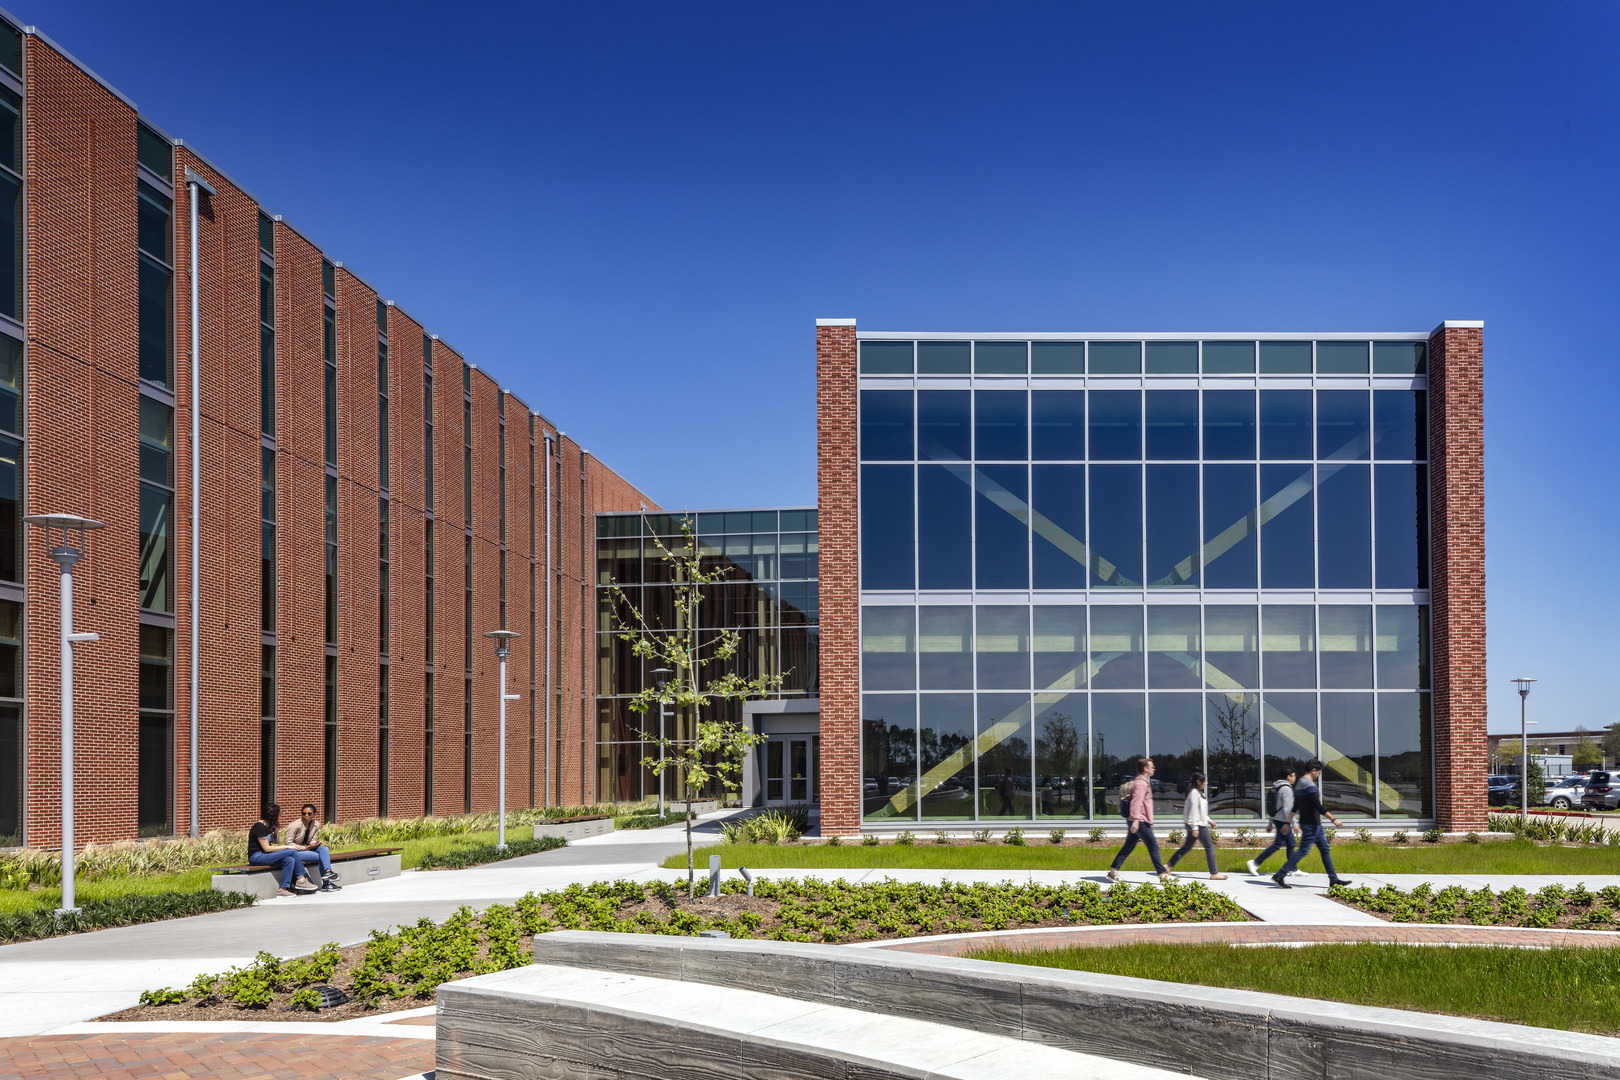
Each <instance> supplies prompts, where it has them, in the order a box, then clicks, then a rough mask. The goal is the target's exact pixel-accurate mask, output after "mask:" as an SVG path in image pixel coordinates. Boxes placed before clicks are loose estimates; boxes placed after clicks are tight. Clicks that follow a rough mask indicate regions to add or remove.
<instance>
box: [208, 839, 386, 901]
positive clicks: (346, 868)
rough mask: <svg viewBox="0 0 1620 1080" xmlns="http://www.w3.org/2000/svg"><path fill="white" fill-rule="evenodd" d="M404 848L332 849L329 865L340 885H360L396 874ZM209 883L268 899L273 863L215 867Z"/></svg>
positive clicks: (273, 876)
mask: <svg viewBox="0 0 1620 1080" xmlns="http://www.w3.org/2000/svg"><path fill="white" fill-rule="evenodd" d="M403 850H405V849H404V848H397V847H391V848H362V849H360V850H359V851H334V852H332V867H333V869H335V870H337V871H338V873H340V874H341V875H342V878H343V879H342V881H340V882H339V884H340V885H345V886H348V885H360V884H363V883H365V882H368V881H381V880H382V879H383V878H391V877H399V874H400V865H399V853H400V852H401V851H403ZM213 870H214V876H213V878H212V880H211V884H212V886H213V888H214V891H215V892H240V893H248V894H250V895H252V896H257V897H258V898H259V899H261V900H268V899H269V898H270V897H272V896H274V895H276V887H277V880H278V879H277V876H276V868H275V867H274V866H254V865H253V864H251V863H243V864H241V865H238V866H216V867H214V868H213Z"/></svg>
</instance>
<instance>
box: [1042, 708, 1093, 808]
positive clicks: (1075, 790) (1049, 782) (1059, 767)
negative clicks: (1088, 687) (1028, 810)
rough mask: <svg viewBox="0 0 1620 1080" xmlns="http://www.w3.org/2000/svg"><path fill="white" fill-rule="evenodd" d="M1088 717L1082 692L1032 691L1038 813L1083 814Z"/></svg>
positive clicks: (1088, 732)
mask: <svg viewBox="0 0 1620 1080" xmlns="http://www.w3.org/2000/svg"><path fill="white" fill-rule="evenodd" d="M1089 734H1090V718H1089V717H1088V716H1087V709H1086V695H1085V694H1039V693H1038V694H1036V695H1035V798H1036V815H1037V816H1038V817H1075V816H1079V817H1085V816H1086V812H1087V808H1086V802H1087V800H1086V780H1087V773H1088V772H1089V764H1090V762H1089V756H1088V754H1087V745H1086V744H1087V743H1088V742H1089V739H1088V737H1087V736H1088V735H1089Z"/></svg>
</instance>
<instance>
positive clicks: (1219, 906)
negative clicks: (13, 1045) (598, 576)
mask: <svg viewBox="0 0 1620 1080" xmlns="http://www.w3.org/2000/svg"><path fill="white" fill-rule="evenodd" d="M723 890H724V891H723V892H722V893H721V895H720V896H717V897H708V896H699V897H696V898H693V899H688V898H687V896H686V892H685V890H684V889H682V888H680V887H678V886H672V885H671V884H669V883H667V882H651V883H643V882H630V881H617V882H603V883H597V884H593V885H589V886H579V885H574V886H570V887H569V888H567V889H564V890H562V891H560V892H549V893H543V894H536V893H529V894H528V895H526V896H524V897H523V898H522V899H520V900H518V901H517V902H516V903H515V904H511V905H503V904H497V905H494V906H493V907H490V908H486V909H485V910H484V911H482V912H474V911H473V910H472V909H471V908H468V907H463V908H461V909H460V910H459V911H457V912H456V914H455V915H453V916H451V917H450V918H449V919H447V920H446V921H445V922H444V923H442V924H435V923H433V921H432V920H431V919H426V918H424V919H422V920H420V921H419V922H417V923H416V924H415V925H413V926H402V927H399V928H398V929H397V930H396V931H395V932H393V933H388V932H385V931H375V932H374V933H373V934H372V936H371V940H370V941H368V942H366V943H365V944H362V945H352V946H349V947H347V948H341V949H340V948H338V947H337V946H336V945H328V946H325V947H323V948H322V949H321V950H319V951H318V952H316V953H315V954H314V955H313V956H310V957H307V958H303V959H298V960H280V959H278V958H276V957H274V956H272V955H271V954H269V953H260V954H259V956H258V958H257V960H256V961H255V963H254V964H252V965H250V966H249V967H246V968H239V969H233V970H232V971H230V972H224V973H220V974H217V975H204V976H201V977H200V978H198V979H197V980H196V981H194V982H193V983H192V984H191V985H190V986H189V987H184V988H176V989H169V988H164V989H162V990H153V991H148V993H147V994H146V995H143V1002H144V1003H143V1004H142V1005H140V1006H138V1007H136V1008H133V1009H127V1010H125V1011H123V1012H120V1013H116V1014H114V1015H112V1016H110V1017H106V1018H105V1019H109V1020H243V1019H253V1020H301V1021H308V1020H322V1021H324V1020H347V1019H352V1018H354V1017H357V1016H370V1015H377V1014H379V1013H383V1012H389V1011H395V1010H400V1009H411V1008H417V1007H419V1006H422V1005H425V1004H429V1003H431V1001H432V1000H433V992H434V990H435V989H436V988H437V987H438V985H439V984H440V983H441V982H448V981H450V980H453V979H458V978H463V977H466V976H469V975H479V974H484V973H486V972H491V971H501V970H504V969H506V968H512V967H521V966H523V965H525V964H528V963H529V962H530V960H531V957H532V955H533V954H532V944H533V940H534V935H536V934H539V933H546V932H548V931H551V930H562V929H568V930H598V931H612V932H619V933H643V934H675V935H687V936H690V935H695V934H696V933H697V932H698V931H700V930H724V931H726V932H727V933H729V934H731V936H732V937H750V938H766V939H771V940H778V941H818V942H832V943H838V942H848V941H871V940H875V939H879V938H898V937H914V936H924V935H931V934H956V933H969V932H973V931H979V930H1005V929H1034V928H1039V927H1054V926H1085V925H1091V926H1107V925H1127V924H1135V923H1164V922H1241V921H1246V920H1248V918H1249V916H1248V915H1247V914H1246V913H1245V912H1244V911H1243V909H1241V908H1240V907H1238V906H1237V905H1236V904H1235V903H1233V902H1232V901H1231V900H1229V899H1227V898H1226V897H1225V896H1223V895H1221V894H1220V893H1215V892H1211V891H1209V890H1208V889H1206V888H1205V887H1204V886H1202V885H1200V884H1198V883H1196V882H1193V883H1182V882H1174V881H1173V882H1170V883H1168V884H1165V885H1154V884H1147V885H1136V886H1132V885H1129V884H1126V883H1124V882H1120V883H1118V884H1114V885H1110V886H1107V887H1106V888H1104V887H1102V886H1099V885H1096V884H1093V883H1090V882H1086V883H1081V884H1076V885H1063V886H1043V885H1011V884H1000V885H986V884H948V885H922V884H910V883H904V884H903V883H900V882H894V881H885V882H880V883H876V884H870V885H850V884H847V883H845V882H841V881H837V882H827V881H819V880H816V879H814V878H807V879H803V880H787V881H759V882H756V883H755V895H754V896H747V895H744V893H743V892H742V888H741V886H740V885H739V884H738V883H736V882H726V883H725V884H724V886H723ZM321 983H325V984H329V985H331V986H335V987H337V988H338V989H339V990H342V991H343V992H344V993H346V994H348V995H349V996H350V997H352V998H354V999H356V1000H354V1001H352V1002H351V1003H349V1004H347V1005H341V1006H338V1007H336V1008H331V1009H322V1010H320V1011H319V1012H314V1011H310V1010H309V1009H307V1008H302V1007H296V1005H297V1003H296V1002H295V998H296V999H298V1002H302V1001H304V1000H306V999H307V998H308V996H309V995H308V991H307V989H306V988H307V987H310V986H313V985H316V984H321ZM300 991H303V993H300Z"/></svg>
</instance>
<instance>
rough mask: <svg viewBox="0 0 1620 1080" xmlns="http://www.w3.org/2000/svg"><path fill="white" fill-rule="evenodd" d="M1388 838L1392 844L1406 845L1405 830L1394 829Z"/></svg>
mask: <svg viewBox="0 0 1620 1080" xmlns="http://www.w3.org/2000/svg"><path fill="white" fill-rule="evenodd" d="M1389 838H1390V840H1391V841H1392V842H1394V843H1397V844H1404V843H1406V830H1405V829H1396V830H1395V831H1394V832H1393V833H1391V834H1390V837H1389Z"/></svg>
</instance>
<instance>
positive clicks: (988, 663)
mask: <svg viewBox="0 0 1620 1080" xmlns="http://www.w3.org/2000/svg"><path fill="white" fill-rule="evenodd" d="M924 610H926V609H924ZM973 611H974V618H975V621H976V623H977V626H976V628H975V637H974V654H975V656H976V658H977V662H978V667H979V683H978V686H979V689H980V690H1023V689H1027V688H1028V686H1029V608H1027V607H1024V606H1022V605H1019V606H1017V607H1010V606H1009V607H1003V606H988V605H984V604H981V605H979V606H978V607H975V608H974V609H973Z"/></svg>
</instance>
